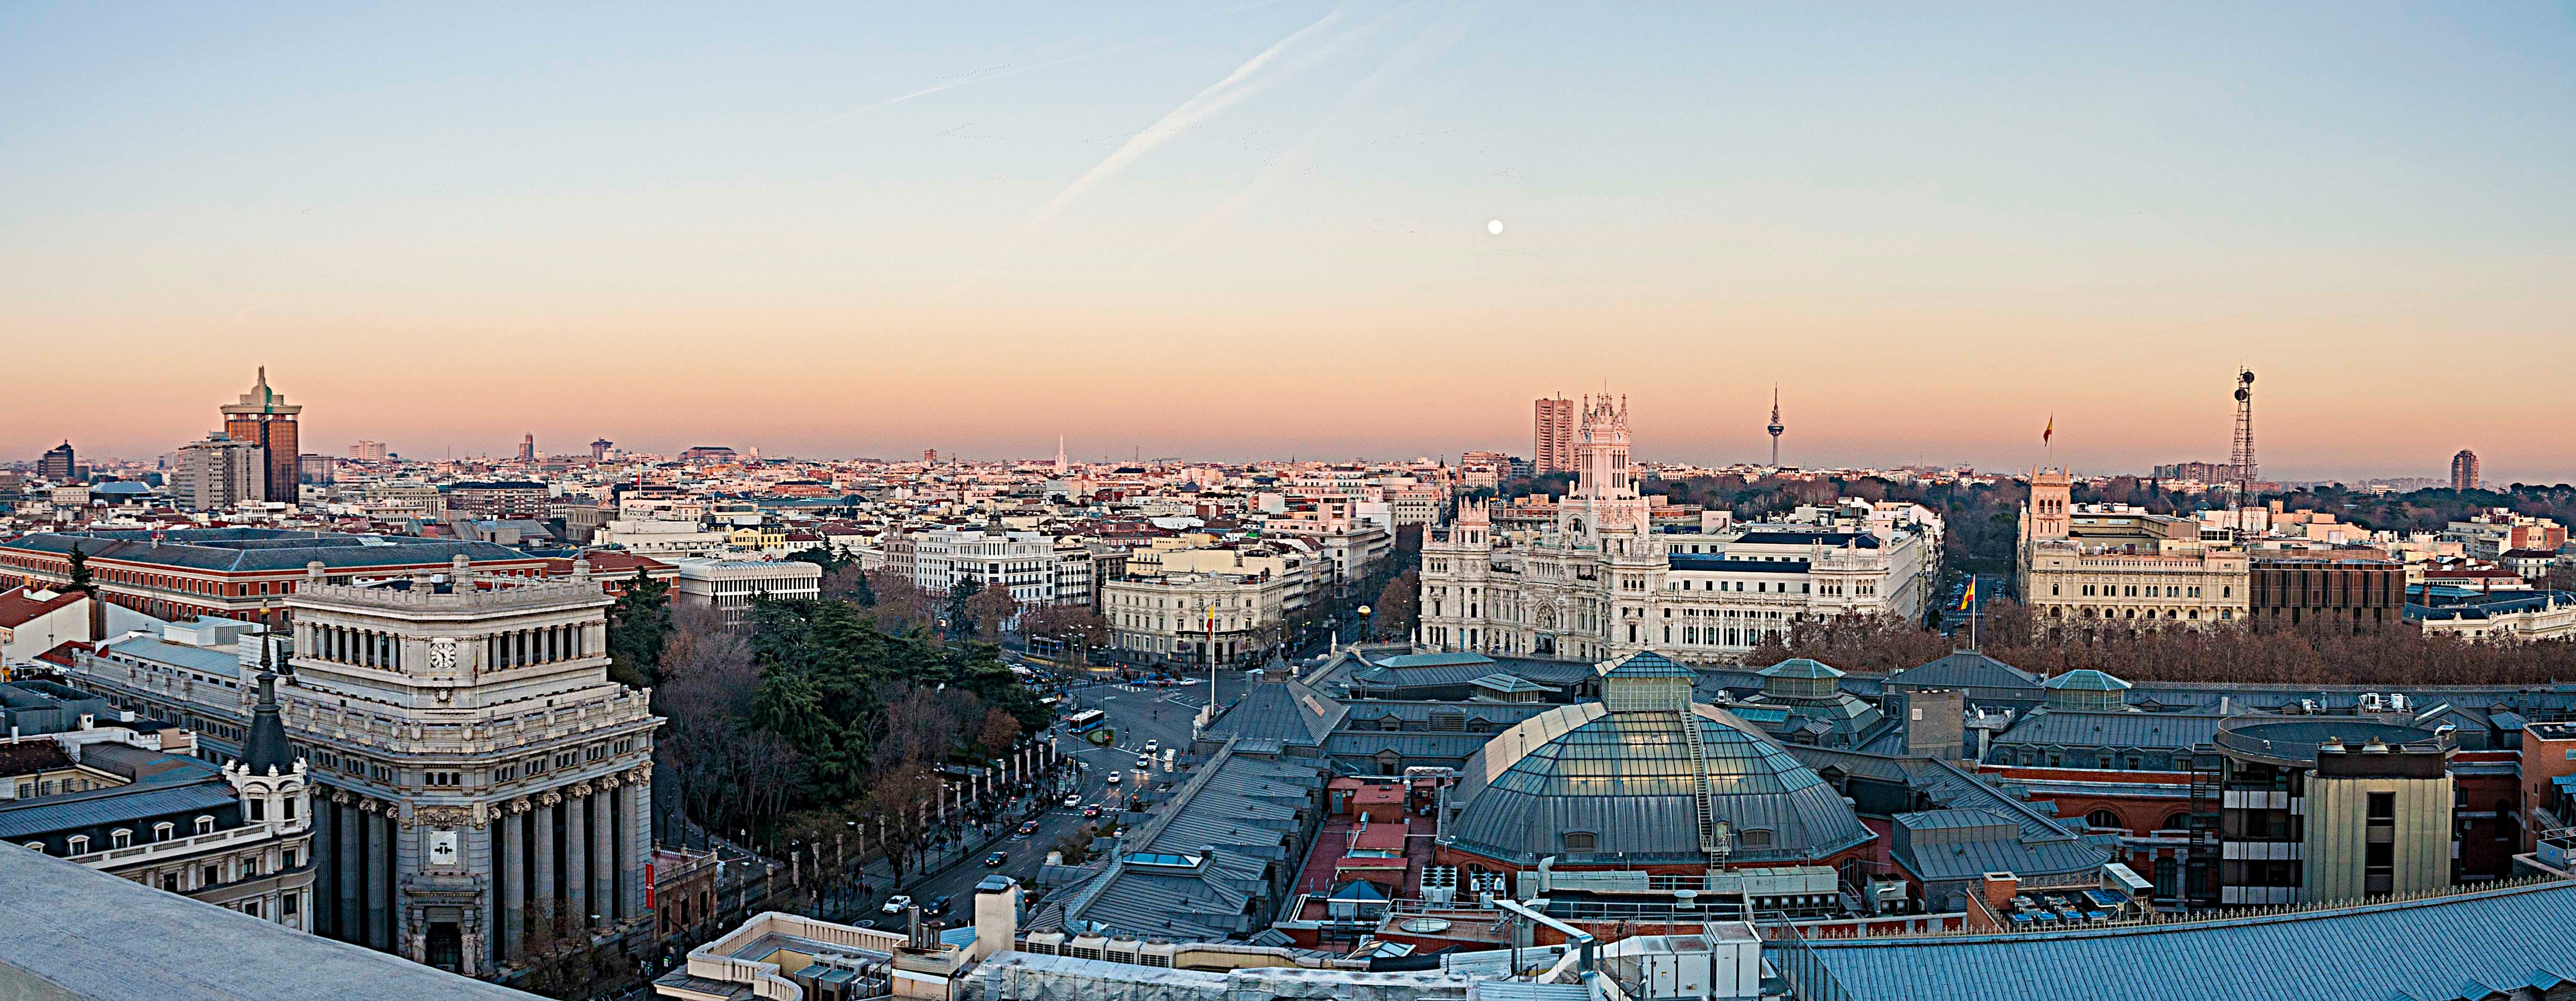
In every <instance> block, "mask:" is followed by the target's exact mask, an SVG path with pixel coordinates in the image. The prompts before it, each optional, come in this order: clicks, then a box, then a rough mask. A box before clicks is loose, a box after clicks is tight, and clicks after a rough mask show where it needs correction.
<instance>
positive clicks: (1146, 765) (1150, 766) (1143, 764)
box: [1136, 758, 1154, 772]
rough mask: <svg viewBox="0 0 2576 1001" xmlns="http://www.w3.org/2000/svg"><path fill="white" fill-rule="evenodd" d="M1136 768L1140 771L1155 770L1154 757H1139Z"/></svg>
mask: <svg viewBox="0 0 2576 1001" xmlns="http://www.w3.org/2000/svg"><path fill="white" fill-rule="evenodd" d="M1136 770H1137V771H1140V772H1150V771H1153V770H1154V759H1152V758H1138V759H1136Z"/></svg>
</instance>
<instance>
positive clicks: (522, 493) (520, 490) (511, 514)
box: [438, 480, 552, 518]
mask: <svg viewBox="0 0 2576 1001" xmlns="http://www.w3.org/2000/svg"><path fill="white" fill-rule="evenodd" d="M438 493H439V496H441V497H444V498H446V507H447V512H448V513H449V514H453V515H459V516H465V517H474V518H543V517H545V516H546V507H547V505H548V504H549V503H550V502H551V501H552V495H551V492H550V491H548V490H547V489H546V485H545V484H543V483H535V482H531V481H527V480H510V481H497V482H469V483H451V484H448V485H447V486H443V487H440V488H438Z"/></svg>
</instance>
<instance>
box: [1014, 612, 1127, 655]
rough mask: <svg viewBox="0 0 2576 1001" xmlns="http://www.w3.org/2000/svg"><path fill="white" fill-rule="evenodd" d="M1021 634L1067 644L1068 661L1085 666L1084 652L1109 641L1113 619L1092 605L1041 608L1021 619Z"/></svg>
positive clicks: (1065, 647)
mask: <svg viewBox="0 0 2576 1001" xmlns="http://www.w3.org/2000/svg"><path fill="white" fill-rule="evenodd" d="M1020 632H1021V633H1023V634H1025V635H1029V636H1044V637H1046V638H1048V639H1051V640H1054V641H1056V642H1058V643H1062V644H1064V652H1065V655H1066V659H1067V660H1068V661H1070V662H1072V663H1076V664H1079V663H1082V662H1083V653H1084V652H1085V651H1087V650H1090V649H1092V648H1094V647H1097V646H1099V645H1100V644H1102V643H1105V642H1108V640H1109V619H1108V618H1107V617H1105V616H1102V615H1101V614H1100V613H1098V612H1095V611H1092V610H1091V606H1089V605H1040V606H1038V607H1036V608H1033V609H1030V610H1029V611H1028V612H1027V613H1025V614H1023V615H1021V616H1020Z"/></svg>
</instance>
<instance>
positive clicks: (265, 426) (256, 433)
mask: <svg viewBox="0 0 2576 1001" xmlns="http://www.w3.org/2000/svg"><path fill="white" fill-rule="evenodd" d="M222 409H223V415H224V436H225V437H227V438H233V439H237V440H240V441H246V442H249V443H251V444H253V445H256V446H259V448H260V449H261V450H262V451H263V452H264V453H265V456H266V463H265V466H266V470H265V472H266V475H265V476H264V477H263V482H262V484H261V491H262V492H261V493H260V496H261V497H263V498H269V499H274V500H285V501H292V500H294V499H295V496H296V493H295V484H296V480H297V478H298V477H297V473H298V472H299V470H298V469H297V468H296V466H297V462H298V460H299V458H300V457H301V456H302V455H303V454H304V448H303V443H302V442H301V441H300V440H298V438H297V434H298V432H297V429H296V423H295V418H296V415H297V414H301V413H303V412H304V408H303V407H301V406H297V405H295V404H291V403H288V402H286V397H283V396H280V395H278V393H277V391H276V390H274V389H270V388H269V387H268V368H267V367H266V366H261V368H260V370H259V380H258V381H257V382H254V383H252V384H251V387H250V392H247V393H243V394H242V395H241V400H240V401H239V402H236V403H228V404H225V405H224V406H223V408H222Z"/></svg>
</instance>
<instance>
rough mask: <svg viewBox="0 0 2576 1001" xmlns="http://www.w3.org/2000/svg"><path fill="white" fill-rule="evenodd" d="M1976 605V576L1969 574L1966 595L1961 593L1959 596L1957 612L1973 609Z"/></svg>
mask: <svg viewBox="0 0 2576 1001" xmlns="http://www.w3.org/2000/svg"><path fill="white" fill-rule="evenodd" d="M1976 604H1977V576H1976V575H1975V574H1969V575H1968V590H1967V591H1966V593H1963V594H1961V595H1959V610H1960V611H1962V612H1964V611H1967V610H1968V609H1970V608H1973V607H1975V606H1976Z"/></svg>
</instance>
